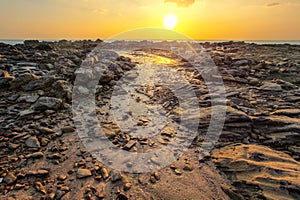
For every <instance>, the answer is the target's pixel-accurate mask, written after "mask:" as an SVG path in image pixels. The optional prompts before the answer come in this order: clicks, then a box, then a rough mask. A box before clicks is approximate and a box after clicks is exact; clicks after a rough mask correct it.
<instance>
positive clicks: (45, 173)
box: [27, 169, 49, 176]
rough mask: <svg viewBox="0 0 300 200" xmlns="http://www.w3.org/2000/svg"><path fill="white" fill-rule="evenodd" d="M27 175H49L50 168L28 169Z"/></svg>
mask: <svg viewBox="0 0 300 200" xmlns="http://www.w3.org/2000/svg"><path fill="white" fill-rule="evenodd" d="M27 175H31V176H48V175H49V171H48V170H43V169H40V170H37V171H28V172H27Z"/></svg>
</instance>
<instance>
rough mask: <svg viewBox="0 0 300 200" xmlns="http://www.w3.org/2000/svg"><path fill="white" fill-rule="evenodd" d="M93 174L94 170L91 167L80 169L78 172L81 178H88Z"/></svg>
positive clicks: (77, 175) (78, 176)
mask: <svg viewBox="0 0 300 200" xmlns="http://www.w3.org/2000/svg"><path fill="white" fill-rule="evenodd" d="M90 176H92V172H91V171H90V170H89V169H78V171H77V173H76V177H77V178H79V179H81V178H87V177H90Z"/></svg>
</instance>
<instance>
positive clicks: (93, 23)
mask: <svg viewBox="0 0 300 200" xmlns="http://www.w3.org/2000/svg"><path fill="white" fill-rule="evenodd" d="M165 1H166V2H165ZM299 10H300V1H299V0H291V1H288V0H278V1H273V0H252V1H245V0H152V1H150V0H0V15H1V18H0V27H1V31H0V39H96V38H102V39H106V38H109V37H111V36H112V35H115V34H118V33H120V32H123V31H128V30H131V29H136V28H143V27H158V28H164V27H163V20H164V16H166V15H167V14H169V13H172V14H174V15H175V16H177V18H178V21H179V22H178V25H177V26H176V28H175V29H174V30H175V31H178V32H181V33H183V34H185V35H187V36H189V37H191V38H192V39H203V40H297V39H298V40H299V39H300V12H299ZM166 39H167V38H166Z"/></svg>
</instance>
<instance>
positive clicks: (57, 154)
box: [47, 153, 61, 160]
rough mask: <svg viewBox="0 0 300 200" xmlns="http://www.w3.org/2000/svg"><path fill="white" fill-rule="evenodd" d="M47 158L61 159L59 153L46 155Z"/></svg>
mask: <svg viewBox="0 0 300 200" xmlns="http://www.w3.org/2000/svg"><path fill="white" fill-rule="evenodd" d="M47 158H48V159H49V160H56V159H60V158H61V154H60V153H54V154H51V155H48V156H47Z"/></svg>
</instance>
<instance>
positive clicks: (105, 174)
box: [101, 167, 109, 179]
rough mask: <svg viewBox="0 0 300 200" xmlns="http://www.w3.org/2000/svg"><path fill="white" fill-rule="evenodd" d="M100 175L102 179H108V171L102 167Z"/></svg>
mask: <svg viewBox="0 0 300 200" xmlns="http://www.w3.org/2000/svg"><path fill="white" fill-rule="evenodd" d="M101 173H102V176H103V178H104V179H107V178H108V177H109V175H108V171H107V169H106V168H105V167H102V169H101Z"/></svg>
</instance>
